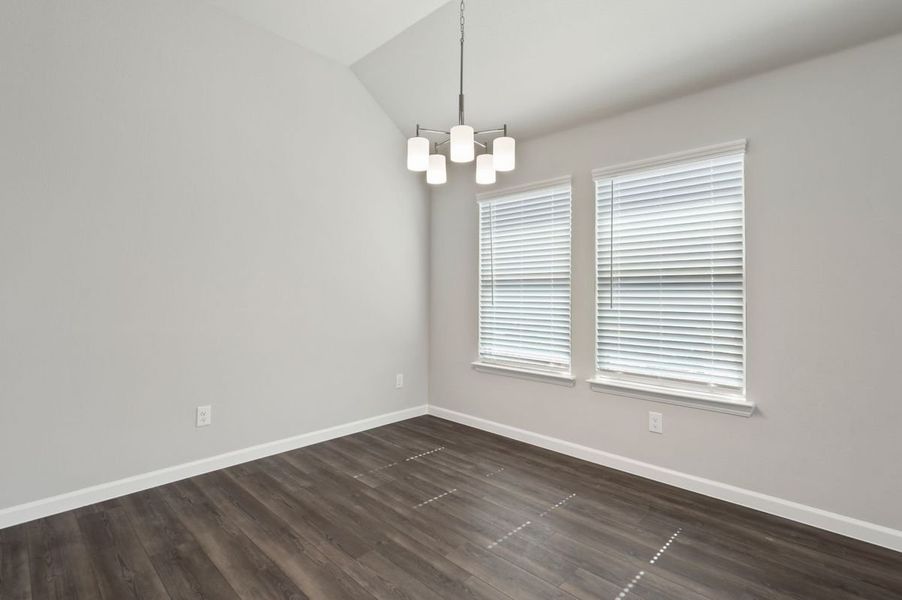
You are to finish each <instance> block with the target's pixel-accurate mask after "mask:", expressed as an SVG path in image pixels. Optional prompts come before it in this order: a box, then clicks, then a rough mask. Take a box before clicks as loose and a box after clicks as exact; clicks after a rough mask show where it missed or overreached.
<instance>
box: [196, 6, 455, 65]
mask: <svg viewBox="0 0 902 600" xmlns="http://www.w3.org/2000/svg"><path fill="white" fill-rule="evenodd" d="M207 1H208V2H210V3H211V4H214V5H216V6H218V7H219V8H222V9H224V10H226V11H228V12H230V13H233V14H235V15H237V16H239V17H242V18H244V19H246V20H248V21H250V22H251V23H254V24H256V25H259V26H260V27H263V28H264V29H268V30H269V31H271V32H273V33H275V34H277V35H280V36H282V37H284V38H286V39H288V40H291V41H293V42H297V43H298V44H300V45H302V46H304V47H306V48H307V49H308V50H313V51H314V52H316V53H318V54H322V55H323V56H326V57H328V58H331V59H332V60H335V61H337V62H340V63H342V64H344V65H350V64H352V63H353V62H354V61H356V60H358V59H360V58H362V57H363V56H365V55H367V54H369V53H370V52H372V51H373V50H375V49H376V48H378V47H379V46H381V45H382V44H384V43H385V42H387V41H388V40H390V39H391V38H393V37H394V36H396V35H398V34H399V33H401V31H403V30H404V29H406V28H407V27H409V26H411V25H413V24H414V23H416V22H417V21H419V20H420V19H422V18H423V17H425V16H426V15H428V14H429V13H430V12H432V11H433V10H435V9H436V8H438V7H439V6H441V5H442V4H444V3H445V2H446V1H447V0H207Z"/></svg>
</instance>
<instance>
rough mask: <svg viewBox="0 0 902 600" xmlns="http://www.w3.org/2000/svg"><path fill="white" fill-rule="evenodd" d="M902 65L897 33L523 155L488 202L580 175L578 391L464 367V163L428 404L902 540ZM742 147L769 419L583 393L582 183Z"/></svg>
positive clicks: (468, 172) (440, 248) (470, 228)
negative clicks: (717, 147)
mask: <svg viewBox="0 0 902 600" xmlns="http://www.w3.org/2000/svg"><path fill="white" fill-rule="evenodd" d="M900 64H902V36H896V37H893V38H888V39H886V40H883V41H880V42H877V43H874V44H870V45H867V46H863V47H859V48H857V49H852V50H849V51H845V52H842V53H840V54H835V55H832V56H827V57H824V58H821V59H817V60H813V61H810V62H806V63H801V64H798V65H795V66H792V67H788V68H785V69H781V70H778V71H773V72H771V73H768V74H765V75H761V76H757V77H754V78H751V79H747V80H744V81H741V82H738V83H735V84H731V85H727V86H724V87H720V88H716V89H713V90H710V91H707V92H703V93H699V94H696V95H693V96H689V97H686V98H682V99H680V100H676V101H672V102H668V103H665V104H659V105H656V106H653V107H650V108H646V109H644V110H639V111H635V112H631V113H628V114H624V115H622V116H618V117H614V118H611V119H607V120H603V121H598V122H595V123H592V124H589V125H586V126H584V127H580V128H576V129H572V130H568V131H564V132H561V133H558V134H555V135H551V136H547V137H543V138H538V139H534V140H530V141H528V142H526V143H523V144H521V145H520V147H519V156H518V165H517V170H516V171H515V172H513V173H511V174H508V175H502V176H500V177H499V179H500V180H501V182H500V184H498V185H496V186H495V187H499V188H503V187H504V186H505V185H516V184H522V183H528V182H531V181H537V180H543V179H548V178H552V177H557V176H561V175H566V174H572V176H573V286H572V289H573V299H572V313H573V317H572V319H573V320H572V331H573V334H572V337H573V370H574V373H575V375H576V376H577V378H578V379H577V381H578V383H577V385H576V387H575V388H565V387H559V386H555V385H550V384H545V383H538V382H533V381H526V380H521V379H514V378H510V377H505V376H499V375H493V374H485V373H479V372H476V371H474V370H472V369H471V367H470V362H471V361H472V360H474V359H475V357H476V337H477V322H476V314H477V308H476V297H477V287H476V286H477V268H476V265H477V262H476V261H477V237H476V224H477V213H476V203H475V201H474V194H475V193H476V190H475V189H474V188H475V185H474V184H473V183H472V165H465V166H463V167H456V168H452V169H451V170H450V173H449V184H448V185H447V186H445V187H442V188H438V189H436V190H435V192H434V194H433V200H432V227H431V240H432V242H431V244H432V257H431V261H432V269H431V281H432V283H431V294H432V295H431V306H432V309H431V338H430V339H431V354H430V403H431V404H434V405H436V406H439V407H443V408H448V409H452V410H456V411H461V412H464V413H468V414H470V415H474V416H477V417H482V418H485V419H489V420H492V421H497V422H500V423H503V424H505V425H510V426H514V427H519V428H523V429H527V430H531V431H534V432H538V433H541V434H545V435H549V436H553V437H557V438H562V439H564V440H567V441H570V442H575V443H578V444H583V445H586V446H590V447H593V448H598V449H601V450H604V451H608V452H613V453H616V454H620V455H623V456H627V457H629V458H633V459H637V460H641V461H645V462H649V463H652V464H655V465H660V466H663V467H668V468H671V469H676V470H679V471H683V472H685V473H689V474H692V475H696V476H701V477H706V478H710V479H714V480H717V481H721V482H725V483H728V484H733V485H737V486H741V487H744V488H747V489H751V490H754V491H758V492H762V493H765V494H770V495H774V496H777V497H780V498H784V499H788V500H793V501H796V502H801V503H804V504H807V505H810V506H815V507H818V508H822V509H826V510H830V511H834V512H837V513H840V514H843V515H847V516H852V517H857V518H860V519H864V520H868V521H872V522H875V523H878V524H881V525H885V526H888V527H894V528H902V512H900V511H899V506H900V505H902V477H900V476H899V456H900V452H902V444H900V441H899V440H900V435H899V431H898V427H899V423H900V422H902V402H900V393H899V388H898V384H897V381H896V376H895V374H896V373H897V372H898V369H899V361H900V358H902V351H900V348H902V315H900V312H899V306H900V298H902V268H900V264H899V263H900V259H902V235H900V233H899V223H900V222H902V200H900V195H899V181H900V179H899V170H900V166H902V150H900V139H902V110H900V107H902V77H900V71H899V65H900ZM511 125H512V127H513V133H514V135H516V124H515V123H513V124H511ZM743 137H745V138H748V140H749V149H748V155H747V159H746V175H747V230H748V237H747V251H748V265H747V269H748V271H747V272H748V290H747V298H748V331H749V334H748V391H749V396H750V398H751V399H752V400H754V401H755V402H757V404H758V407H759V411H758V413H757V414H755V416H754V417H752V418H749V419H746V418H742V417H737V416H731V415H724V414H718V413H712V412H705V411H701V410H697V409H691V408H682V407H676V406H671V405H665V404H656V403H652V402H648V401H644V400H638V399H635V398H627V397H623V396H615V395H609V394H602V393H597V392H593V391H591V390H590V389H589V386H588V384H586V383H585V379H586V378H588V377H590V376H591V375H592V373H593V346H594V317H593V311H594V273H593V270H594V263H593V250H594V248H593V243H594V199H593V184H592V180H591V175H590V171H591V169H592V168H594V167H601V166H605V165H611V164H617V163H621V162H625V161H630V160H636V159H642V158H648V157H654V156H658V155H661V154H666V153H670V152H675V151H680V150H687V149H692V148H696V147H700V146H705V145H708V144H713V143H719V142H726V141H731V140H734V139H738V138H743ZM649 410H657V411H661V412H663V413H664V435H656V434H652V433H649V432H648V430H647V413H648V411H649Z"/></svg>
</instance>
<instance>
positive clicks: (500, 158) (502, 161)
mask: <svg viewBox="0 0 902 600" xmlns="http://www.w3.org/2000/svg"><path fill="white" fill-rule="evenodd" d="M516 144H517V143H516V142H515V141H514V138H512V137H499V138H495V141H494V142H492V154H493V155H494V156H495V170H496V171H513V170H514V166H516V163H517V157H516Z"/></svg>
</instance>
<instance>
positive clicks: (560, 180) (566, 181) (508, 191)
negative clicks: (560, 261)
mask: <svg viewBox="0 0 902 600" xmlns="http://www.w3.org/2000/svg"><path fill="white" fill-rule="evenodd" d="M572 182H573V180H572V177H571V176H569V175H567V176H564V177H556V178H554V179H546V180H542V181H536V182H533V183H528V184H525V185H519V186H513V187H506V188H503V189H499V190H491V191H488V192H483V193H480V194H477V195H476V200H477V210H476V232H477V234H476V235H477V239H476V246H477V252H476V272H477V274H478V275H477V283H476V313H477V317H476V354H477V358H476V360H474V361H473V362H472V363H470V364H471V365H472V367H473V368H474V369H475V370H477V371H480V372H482V373H490V374H496V375H506V376H509V377H516V378H520V379H528V380H532V381H539V382H543V383H553V384H557V385H565V386H573V385H574V384H575V382H576V378H575V377H573V375H572V369H573V185H572ZM562 185H566V186H568V187H569V188H570V248H569V251H570V298H569V300H570V335H569V340H568V341H569V344H570V351H569V352H570V368H569V370H566V371H555V370H550V369H542V368H538V367H537V368H530V367H528V366H525V365H520V364H511V363H506V362H503V361H494V360H489V359H487V358H483V357H482V356H480V354H479V346H480V343H479V340H480V320H481V301H480V294H481V285H480V281H481V276H482V273H481V268H482V267H481V264H480V252H479V250H480V239H479V237H480V233H479V232H480V215H479V212H480V211H479V203H482V202H490V201H492V200H494V199H498V198H503V197H505V196H510V195H513V194H518V193H523V192H529V191H531V190H539V189H542V188H550V187H556V186H562Z"/></svg>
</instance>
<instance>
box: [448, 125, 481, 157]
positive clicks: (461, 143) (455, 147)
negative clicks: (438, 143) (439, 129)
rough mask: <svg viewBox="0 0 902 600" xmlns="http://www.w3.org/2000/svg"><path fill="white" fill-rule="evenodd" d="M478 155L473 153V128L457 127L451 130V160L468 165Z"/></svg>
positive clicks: (467, 126)
mask: <svg viewBox="0 0 902 600" xmlns="http://www.w3.org/2000/svg"><path fill="white" fill-rule="evenodd" d="M475 154H476V153H475V152H474V151H473V128H472V127H470V126H469V125H455V126H454V127H452V128H451V160H452V161H454V162H456V163H468V162H470V161H471V160H473V156H474V155H475Z"/></svg>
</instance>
